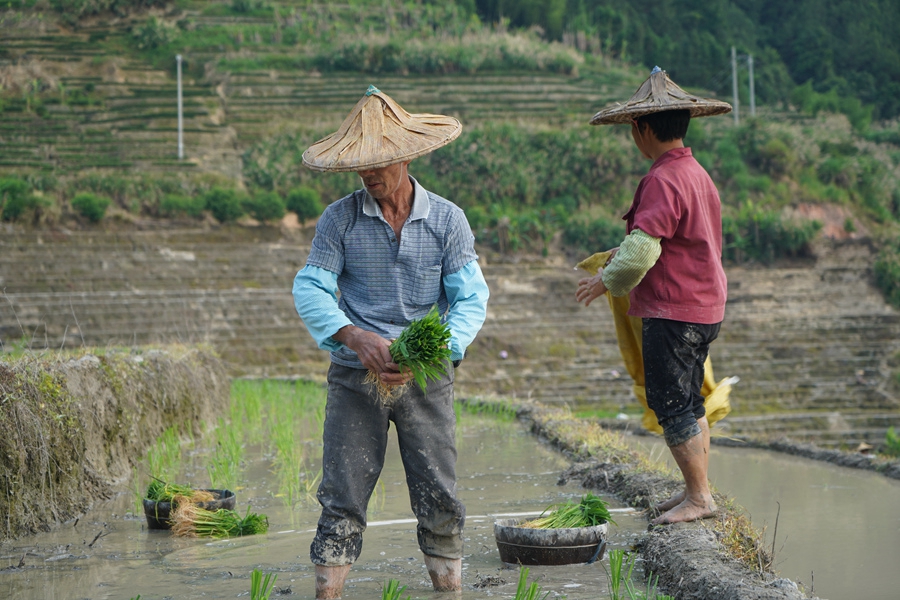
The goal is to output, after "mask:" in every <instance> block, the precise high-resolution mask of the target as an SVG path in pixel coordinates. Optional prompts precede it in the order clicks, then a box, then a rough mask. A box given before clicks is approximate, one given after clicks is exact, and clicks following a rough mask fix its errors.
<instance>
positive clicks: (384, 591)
mask: <svg viewBox="0 0 900 600" xmlns="http://www.w3.org/2000/svg"><path fill="white" fill-rule="evenodd" d="M405 591H406V586H405V585H404V586H403V587H400V582H399V581H397V580H396V579H391V580H389V581H388V582H387V583H386V584H385V585H384V586H382V588H381V600H402V599H401V598H400V596H401V595H402V594H403V592H405ZM406 600H409V596H407V597H406Z"/></svg>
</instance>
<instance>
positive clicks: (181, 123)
mask: <svg viewBox="0 0 900 600" xmlns="http://www.w3.org/2000/svg"><path fill="white" fill-rule="evenodd" d="M732 50H733V48H732ZM175 62H176V64H177V65H178V160H182V159H183V158H184V114H183V113H184V110H183V107H182V103H181V55H180V54H176V55H175Z"/></svg>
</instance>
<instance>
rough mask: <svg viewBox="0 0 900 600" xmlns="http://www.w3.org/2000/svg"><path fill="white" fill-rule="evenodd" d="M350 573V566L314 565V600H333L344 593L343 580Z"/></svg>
mask: <svg viewBox="0 0 900 600" xmlns="http://www.w3.org/2000/svg"><path fill="white" fill-rule="evenodd" d="M349 572H350V565H341V566H339V567H326V566H325V565H316V600H334V599H336V598H340V597H341V593H342V592H343V591H344V580H345V579H347V573H349Z"/></svg>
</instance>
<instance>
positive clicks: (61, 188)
mask: <svg viewBox="0 0 900 600" xmlns="http://www.w3.org/2000/svg"><path fill="white" fill-rule="evenodd" d="M135 4H139V5H140V6H139V8H140V9H141V10H140V11H137V12H134V11H133V8H134V5H135ZM531 4H534V5H538V4H541V3H528V2H522V3H519V4H517V6H520V7H525V6H530V5H531ZM714 4H715V3H714ZM719 4H721V3H719ZM719 4H715V6H712V7H709V9H708V11H707V12H709V14H708V15H707V17H708V18H707V19H706V20H707V21H708V22H709V23H708V25H709V26H710V27H713V26H715V24H716V23H720V24H721V23H729V24H731V25H729V26H730V27H732V28H734V27H735V24H736V23H737V24H740V23H743V21H742V20H741V19H744V18H746V19H749V20H750V21H751V22H752V23H753V25H754V27H756V28H757V29H759V28H762V27H764V26H770V25H771V19H770V18H769V17H765V18H763V17H762V16H760V21H759V22H756V21H753V19H750V17H749V16H747V15H751V14H752V11H750V8H749V4H750V3H749V2H744V3H741V4H742V6H743V8H742V9H741V10H742V11H743V12H742V13H741V14H743V15H744V17H741V19H737V17H736V16H735V14H736V13H734V11H735V10H738V8H739V7H737V6H736V5H735V4H732V3H727V6H726V4H722V6H719ZM554 6H556V5H554ZM601 6H602V4H597V5H596V6H595V8H594V9H592V10H593V11H594V12H592V13H591V14H592V15H593V16H592V17H591V19H594V21H590V19H587V17H585V18H586V19H587V20H584V23H583V25H584V27H581V26H578V27H575V26H574V25H572V23H575V22H576V21H573V20H572V19H574V17H573V14H575V13H572V11H570V10H569V8H566V10H564V11H563V12H562V13H561V14H563V15H564V16H565V15H568V16H567V17H566V18H568V19H569V21H565V20H564V21H563V23H569V24H568V25H564V26H562V28H561V29H560V30H559V31H558V32H557V30H555V29H553V28H552V27H550V26H549V25H547V26H546V27H544V26H543V25H542V29H539V28H535V27H530V28H527V29H524V28H517V27H515V25H517V24H521V25H523V26H525V25H533V24H534V23H532V22H531V21H529V20H528V18H526V17H525V16H522V15H519V16H516V15H513V14H511V13H510V12H503V15H504V16H503V18H500V19H499V20H498V21H497V22H493V21H492V18H493V17H492V15H493V14H494V13H492V12H491V10H494V9H492V8H490V6H488V4H487V3H481V2H475V3H472V2H469V3H465V2H459V3H434V4H432V3H429V2H421V3H418V2H417V3H413V2H400V1H397V0H392V1H386V2H372V1H369V2H363V1H360V0H351V1H349V2H347V3H343V4H333V3H315V2H307V1H301V0H295V1H281V2H261V1H256V0H252V1H251V0H232V1H225V2H199V1H193V2H189V1H182V2H177V3H168V4H159V3H156V2H140V3H133V2H124V1H116V0H78V2H77V3H76V2H73V1H72V0H52V2H50V3H49V4H43V3H39V2H30V1H24V2H13V3H10V4H8V7H7V9H6V10H5V12H0V48H2V49H0V84H2V91H0V109H2V112H0V138H2V142H3V143H2V145H0V175H2V178H0V211H2V212H0V219H2V220H3V221H6V222H10V223H16V224H19V226H21V227H26V226H56V225H66V226H69V227H72V226H82V227H90V226H96V225H92V223H94V222H101V223H106V224H107V225H106V226H114V225H116V224H124V225H126V226H133V224H134V223H137V224H138V225H142V224H146V223H150V222H156V223H160V224H163V223H166V222H178V223H184V224H190V223H199V222H200V221H201V220H203V219H207V220H214V221H231V220H238V219H246V218H248V215H249V216H250V217H253V218H256V219H257V220H272V219H278V218H280V217H281V216H282V215H283V214H284V212H285V210H286V209H290V210H293V211H294V212H297V213H298V214H299V215H300V216H301V217H302V218H309V217H313V216H315V214H317V211H318V210H321V205H322V204H323V203H327V202H330V201H331V200H333V199H335V198H337V197H340V196H342V195H344V194H346V193H348V192H349V191H351V190H352V189H354V188H355V187H356V186H357V180H356V178H355V176H353V175H352V174H345V175H334V174H318V173H313V172H311V171H308V170H306V169H304V168H302V166H300V154H301V153H302V151H303V150H304V149H305V148H306V147H307V146H308V145H309V144H310V143H311V142H312V141H314V140H316V139H318V138H319V137H321V136H322V135H324V134H327V133H329V132H330V131H332V130H333V128H334V127H335V126H336V125H337V124H338V123H339V122H340V120H341V119H342V118H343V117H344V116H345V115H346V113H347V112H348V111H349V110H350V108H351V107H352V106H353V104H354V103H355V102H356V101H357V100H358V99H359V97H360V96H361V95H362V93H363V91H364V90H365V89H366V87H367V86H368V85H369V84H370V83H374V84H376V85H378V87H380V88H381V89H382V90H384V91H385V92H387V93H388V94H390V95H391V96H393V97H394V98H395V99H396V100H397V101H399V102H400V103H401V104H402V105H403V106H405V107H406V108H407V109H409V110H410V111H413V112H441V113H448V114H453V115H456V116H458V117H459V118H460V119H461V120H462V121H463V123H464V124H465V128H464V131H463V134H462V136H461V137H460V139H459V140H457V141H456V142H454V143H453V144H451V145H449V146H447V147H445V148H443V149H441V150H439V151H438V152H435V153H434V154H432V155H429V156H427V157H424V158H422V159H419V160H417V161H416V163H415V164H414V166H413V172H414V174H415V175H416V176H417V177H418V178H419V179H420V180H421V181H422V182H423V183H424V184H425V185H426V186H428V187H430V188H432V189H434V190H435V191H437V192H439V193H441V194H443V195H445V196H447V197H449V198H451V199H453V200H454V201H456V202H457V203H458V204H460V205H461V206H463V207H464V208H465V209H466V211H467V214H468V215H469V219H470V221H471V223H472V226H473V229H475V231H476V235H477V236H478V240H479V243H481V244H483V245H486V246H492V247H494V248H495V249H497V250H498V251H500V252H548V251H549V250H550V249H551V248H553V247H556V246H557V245H559V244H562V245H563V247H564V248H566V249H568V250H569V251H570V252H572V253H576V254H583V253H586V252H592V251H595V250H597V249H601V248H605V247H608V246H610V245H614V244H615V243H617V242H618V240H619V239H620V238H621V235H622V233H623V228H622V224H621V221H620V220H619V217H620V215H621V214H622V213H623V212H624V210H625V209H626V208H627V206H628V204H629V202H630V199H631V194H632V192H633V190H634V187H635V185H636V184H637V182H638V181H639V179H640V177H641V176H642V174H643V173H644V172H646V169H647V167H648V166H649V165H648V164H647V163H646V161H644V160H643V159H642V158H641V157H640V156H639V155H638V153H637V151H636V150H635V149H634V147H633V143H632V142H631V140H630V137H629V135H628V131H627V129H626V128H616V127H600V128H595V127H589V126H588V125H587V124H586V123H587V120H588V119H589V118H590V116H591V115H592V114H593V113H594V112H595V111H596V110H598V109H600V108H602V107H603V106H605V105H607V104H609V103H611V102H614V101H621V100H625V99H627V98H628V97H629V96H630V95H631V93H633V91H634V90H635V89H636V87H637V85H638V84H639V83H640V82H641V81H642V80H643V79H644V78H645V77H646V76H647V69H646V68H645V67H644V66H641V65H635V64H634V63H632V62H631V60H640V61H641V62H643V58H641V59H638V58H636V55H635V54H630V53H629V52H628V51H627V50H626V49H627V48H628V47H631V48H632V49H633V50H634V48H635V44H634V43H631V42H628V40H629V39H631V38H627V37H626V38H622V39H621V40H619V41H616V39H618V38H615V36H613V37H609V36H607V37H603V36H600V33H601V32H600V31H599V30H597V31H594V33H591V31H590V30H589V27H588V24H589V22H595V21H597V19H599V18H600V17H599V16H598V15H600V14H601V13H600V12H597V11H600V7H601ZM639 7H640V5H639V3H629V4H628V5H627V7H619V8H617V9H615V10H616V11H619V12H620V13H622V14H626V13H627V14H628V15H630V14H631V13H629V12H628V11H631V10H635V9H636V8H639ZM729 7H730V8H729ZM726 8H728V10H725V9H726ZM503 10H504V11H508V10H509V7H504V8H503ZM610 10H612V9H610ZM654 10H660V11H662V10H666V11H669V12H668V13H665V14H670V13H671V15H672V18H673V19H675V18H676V16H675V15H676V13H677V18H678V19H684V18H687V17H685V16H683V15H682V13H681V12H678V11H674V9H673V8H672V7H671V6H669V5H668V4H666V3H663V5H660V6H659V7H657V8H656V9H654ZM729 11H730V12H729ZM614 12H615V11H614ZM757 12H759V11H757ZM888 12H890V11H888ZM522 14H523V15H524V14H525V13H522ZM529 14H538V13H529ZM541 14H543V13H541ZM552 14H556V13H552V11H551V12H550V13H546V15H552ZM603 14H606V13H603ZM616 14H618V13H616ZM703 14H705V13H703ZM767 14H768V13H767ZM829 14H830V13H829ZM576 16H577V15H576ZM582 16H584V15H582ZM607 17H609V19H613V17H615V15H614V14H612V13H609V14H607ZM620 17H621V15H620V16H619V17H615V18H620ZM621 18H624V17H621ZM629 19H631V20H629ZM735 19H737V20H735ZM626 21H628V23H631V24H632V25H630V26H629V27H632V26H633V27H638V28H639V25H640V23H639V22H638V21H635V20H634V19H632V17H629V18H628V19H626ZM701 21H702V19H701ZM604 22H606V21H604ZM609 22H614V20H613V21H609ZM697 23H698V24H696V27H695V29H696V28H700V27H701V24H700V21H698V22H697ZM766 23H769V25H766ZM579 27H580V28H579ZM625 30H627V31H631V29H629V28H625ZM673 30H674V28H673ZM761 30H762V29H759V31H761ZM579 31H581V32H582V35H578V32H579ZM766 31H768V30H766ZM557 33H558V35H557ZM647 35H648V36H649V35H650V34H649V33H648V34H647ZM654 35H655V34H654ZM674 35H675V34H671V36H674ZM679 35H680V34H679ZM592 36H593V37H592ZM598 36H599V37H598ZM671 36H670V38H667V39H668V40H669V41H668V42H666V43H669V44H672V43H675V42H676V41H677V38H676V37H671ZM725 37H727V36H725ZM651 38H652V36H650V37H646V39H647V40H650V39H651ZM642 39H643V38H642ZM653 39H655V38H653ZM704 39H705V38H704ZM723 39H725V38H724V37H723ZM601 40H602V43H601ZM610 40H612V41H610ZM717 43H719V42H717ZM723 43H724V42H723ZM647 44H649V42H647V43H646V44H644V46H646V45H647ZM654 44H656V45H655V46H653V47H654V48H656V49H657V50H658V52H657V53H656V54H654V53H650V54H648V56H650V55H653V56H662V58H661V59H659V60H658V61H657V60H656V59H653V60H652V62H659V63H660V65H661V66H662V67H663V68H666V69H667V70H669V72H670V73H671V74H672V76H673V77H674V78H675V79H676V81H679V83H682V84H685V86H686V87H689V86H688V85H687V84H689V83H692V82H696V81H698V77H702V76H701V75H696V76H695V75H691V74H690V69H692V68H695V67H696V65H698V64H700V63H699V62H697V61H698V60H699V59H698V58H697V57H696V56H687V55H684V54H683V53H678V52H671V53H670V52H668V51H666V48H668V47H669V46H666V44H664V43H663V42H662V41H659V42H658V43H657V42H654ZM884 47H885V52H886V53H887V54H885V56H888V57H889V56H890V52H891V50H890V47H891V44H890V43H887V44H886V45H885V46H884ZM705 48H706V49H705V50H704V52H706V54H708V55H710V56H712V55H716V56H719V55H721V54H722V53H721V48H720V47H719V46H717V45H715V44H712V43H710V44H707V45H706V46H705ZM698 51H699V50H698ZM176 54H180V55H181V56H182V57H183V59H184V62H183V69H184V79H185V81H184V96H185V101H184V106H185V115H184V117H185V151H186V159H185V160H183V161H179V160H178V159H177V156H176V144H175V131H176V116H177V113H176V110H175V102H174V98H175V64H176V63H175V60H174V56H175V55H176ZM641 56H643V55H641ZM719 58H720V59H722V60H726V61H727V55H723V56H719ZM663 59H664V60H663ZM701 62H702V61H701ZM773 64H775V63H774V62H770V63H769V65H768V66H762V65H761V66H760V71H759V73H760V80H759V81H758V87H757V90H758V92H759V97H758V99H757V101H758V106H757V110H758V116H757V117H756V118H749V117H748V116H747V114H746V112H744V113H742V119H741V122H740V124H736V123H735V122H734V121H733V120H732V119H731V117H730V116H727V117H718V118H713V119H704V120H698V121H696V122H694V123H693V124H692V126H691V130H690V132H689V135H688V140H687V142H688V144H689V145H691V146H692V148H693V149H694V151H695V154H696V156H697V157H698V159H699V160H700V161H701V163H702V164H703V165H704V166H705V167H706V168H707V169H708V170H709V171H710V172H711V173H712V175H713V177H714V178H715V180H716V182H717V184H718V185H719V186H720V189H721V191H722V199H723V205H724V215H725V233H726V238H727V242H728V248H727V250H726V258H727V259H729V260H731V261H735V262H746V261H757V262H762V263H769V262H772V261H774V260H776V259H778V258H782V257H790V256H796V255H801V254H803V253H804V252H805V249H806V243H807V242H808V241H809V239H810V238H811V236H813V235H816V234H817V233H818V232H822V233H824V234H827V235H831V236H835V237H849V236H859V235H866V236H871V237H872V238H873V239H874V240H875V241H876V243H877V244H878V245H879V247H880V248H881V255H880V258H879V261H878V263H877V264H876V265H875V273H876V277H877V278H878V281H879V283H880V284H881V286H882V288H883V289H884V291H885V293H886V294H887V295H888V297H889V298H891V299H892V300H893V301H894V302H895V303H897V304H898V305H900V258H898V257H900V247H898V245H900V242H898V239H900V233H898V232H900V184H898V181H900V177H898V174H900V167H898V164H900V128H898V124H897V123H896V122H890V121H877V122H874V123H873V122H871V121H870V115H872V114H873V112H872V110H869V108H866V106H865V105H863V104H860V102H859V100H858V98H855V97H850V96H846V95H842V94H841V93H840V91H839V90H838V88H835V87H832V88H827V89H826V88H823V87H821V86H819V85H818V84H817V83H809V84H806V85H802V86H799V87H790V86H789V87H786V88H782V91H780V92H778V93H777V94H775V93H774V92H772V94H773V95H772V96H771V97H769V96H766V94H767V93H769V92H771V91H772V90H773V89H774V87H773V86H772V85H770V84H768V83H765V82H766V81H767V79H766V78H767V77H769V78H775V79H777V77H776V74H771V73H770V74H769V75H765V73H766V69H767V68H773V67H772V65H773ZM785 64H787V63H785ZM779 68H782V67H779ZM785 68H786V67H785ZM785 68H783V70H784V69H785ZM785 72H786V71H785ZM679 73H681V74H683V78H680V77H679ZM773 73H774V72H773ZM779 77H780V75H779ZM788 79H790V78H788ZM773 81H774V79H773ZM767 86H768V87H767ZM716 87H717V86H703V87H701V88H696V89H693V90H692V91H695V92H698V93H701V94H704V95H713V94H715V93H716V89H708V88H716ZM704 88H707V89H704ZM766 89H769V92H766V91H765V90H766ZM785 96H787V98H785ZM725 99H729V98H728V97H727V96H726V97H725ZM745 106H746V104H745ZM873 110H874V109H873ZM879 110H880V109H879ZM877 112H878V111H876V113H877ZM882 112H884V111H882ZM822 206H830V207H833V208H831V209H829V210H823V209H817V208H815V207H822ZM811 207H812V208H811ZM823 215H827V219H826V218H823Z"/></svg>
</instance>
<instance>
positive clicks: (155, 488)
mask: <svg viewBox="0 0 900 600" xmlns="http://www.w3.org/2000/svg"><path fill="white" fill-rule="evenodd" d="M146 498H147V499H148V500H153V501H155V502H173V503H178V502H179V501H182V502H183V501H184V500H187V501H189V502H195V503H196V502H208V501H210V500H214V499H215V495H213V493H212V492H208V491H206V490H195V489H194V488H192V487H190V486H188V485H178V484H177V483H166V482H165V481H162V480H161V479H156V478H154V479H153V481H151V482H150V485H148V486H147V496H146Z"/></svg>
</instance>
